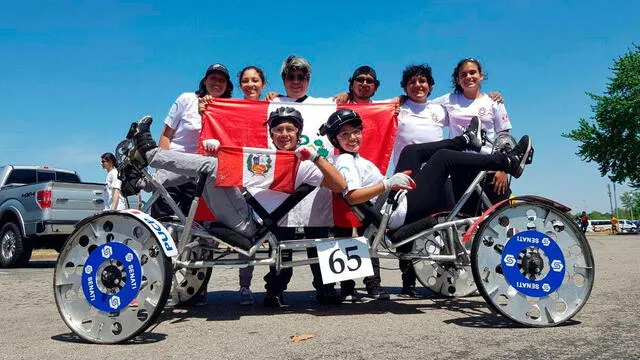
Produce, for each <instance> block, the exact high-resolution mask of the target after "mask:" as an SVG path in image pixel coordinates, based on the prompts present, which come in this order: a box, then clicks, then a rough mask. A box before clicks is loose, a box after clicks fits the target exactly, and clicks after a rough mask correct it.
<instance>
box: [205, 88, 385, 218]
mask: <svg viewBox="0 0 640 360" xmlns="http://www.w3.org/2000/svg"><path fill="white" fill-rule="evenodd" d="M282 106H287V107H293V108H295V109H296V110H298V111H300V113H301V114H302V118H303V119H304V126H303V130H302V135H301V137H300V145H302V146H308V147H310V148H313V149H314V150H316V152H317V153H318V154H319V155H321V156H329V155H331V154H334V148H333V145H331V143H330V142H329V139H327V138H326V137H324V136H319V135H318V129H319V128H320V126H321V125H322V124H324V123H325V122H326V121H327V119H328V118H329V115H331V114H332V113H333V112H335V111H336V110H338V109H343V108H348V109H352V110H355V111H356V112H357V113H358V114H359V115H360V117H361V118H362V121H363V127H364V130H363V132H362V137H363V141H362V143H363V146H362V147H361V148H360V155H361V156H362V157H364V158H366V159H368V160H370V161H372V162H373V163H374V164H375V165H376V166H377V167H378V169H380V172H381V173H382V174H385V173H386V172H387V167H388V166H389V162H390V160H391V153H392V151H393V145H394V143H395V138H396V131H397V128H398V119H397V117H396V114H395V107H396V105H395V104H393V103H374V104H340V105H337V104H333V103H322V104H320V103H317V104H314V103H277V102H272V103H269V102H266V101H250V100H238V99H216V100H215V101H214V102H213V103H211V104H208V105H207V107H206V109H205V112H204V113H203V115H202V132H201V133H200V150H199V151H200V153H201V154H205V153H206V152H205V151H204V148H203V147H202V140H206V139H217V140H219V141H220V144H221V145H222V146H237V147H252V148H271V149H274V146H273V143H272V142H271V139H270V138H269V133H268V128H267V124H266V121H267V119H268V117H269V114H270V113H271V112H272V111H274V110H275V109H277V108H279V107H282ZM294 156H295V155H294ZM219 164H220V166H224V161H223V160H222V159H221V161H220V162H219ZM237 174H239V172H238V173H237ZM237 174H236V176H237ZM221 175H222V176H229V175H228V174H227V170H222V169H221V168H219V169H218V176H221ZM277 186H280V185H277ZM335 199H336V200H334V213H333V218H334V219H333V220H334V223H335V224H336V225H338V226H344V227H348V226H358V223H357V221H355V218H354V217H353V216H352V215H351V214H350V211H349V206H348V205H346V204H345V203H344V202H343V201H342V200H341V199H338V198H335ZM200 204H201V206H200V209H198V214H197V216H196V219H197V220H207V219H211V218H212V215H211V212H209V211H208V209H206V206H204V207H203V204H204V203H203V202H202V203H200Z"/></svg>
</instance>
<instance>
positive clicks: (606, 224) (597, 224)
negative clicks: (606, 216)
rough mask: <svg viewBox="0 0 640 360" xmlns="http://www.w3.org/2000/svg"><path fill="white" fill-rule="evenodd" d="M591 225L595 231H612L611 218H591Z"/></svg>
mask: <svg viewBox="0 0 640 360" xmlns="http://www.w3.org/2000/svg"><path fill="white" fill-rule="evenodd" d="M589 227H590V228H591V230H592V231H594V232H606V231H608V232H611V220H589Z"/></svg>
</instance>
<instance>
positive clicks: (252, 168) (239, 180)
mask: <svg viewBox="0 0 640 360" xmlns="http://www.w3.org/2000/svg"><path fill="white" fill-rule="evenodd" d="M218 160H219V161H218V175H217V176H216V184H215V185H216V186H220V187H257V188H261V189H271V190H274V191H279V192H284V193H293V191H294V190H295V182H296V174H297V172H298V167H299V166H300V161H299V160H298V157H297V156H296V154H295V152H294V151H280V150H273V149H259V148H250V147H237V146H220V149H219V150H218Z"/></svg>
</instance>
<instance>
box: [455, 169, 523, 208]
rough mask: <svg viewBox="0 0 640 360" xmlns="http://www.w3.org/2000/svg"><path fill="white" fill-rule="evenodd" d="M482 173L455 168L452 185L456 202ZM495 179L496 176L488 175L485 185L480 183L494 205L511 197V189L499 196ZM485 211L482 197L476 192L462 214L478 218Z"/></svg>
mask: <svg viewBox="0 0 640 360" xmlns="http://www.w3.org/2000/svg"><path fill="white" fill-rule="evenodd" d="M479 172H480V171H475V172H474V171H467V170H465V169H464V168H462V167H455V168H454V170H453V173H452V174H451V179H452V185H453V194H454V197H455V200H456V201H458V200H460V197H462V194H464V192H465V191H467V188H468V187H469V185H470V184H471V182H472V181H473V179H475V177H476V176H477V175H478V173H479ZM493 177H494V174H488V175H487V177H486V178H485V180H484V182H483V183H480V186H482V189H483V192H484V193H485V195H487V197H488V198H489V200H490V201H491V203H492V204H495V203H497V202H499V201H502V200H506V199H508V198H509V196H510V195H511V188H508V189H507V191H505V193H504V194H498V193H496V191H495V190H494V188H493V184H492V182H493ZM482 211H483V208H482V205H481V200H480V196H478V193H476V192H474V193H472V194H471V196H470V197H469V199H468V200H467V202H466V203H465V204H464V205H463V206H462V209H461V212H462V213H463V214H466V215H469V216H477V215H480V214H481V213H482Z"/></svg>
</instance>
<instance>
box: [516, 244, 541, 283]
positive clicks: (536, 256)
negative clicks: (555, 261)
mask: <svg viewBox="0 0 640 360" xmlns="http://www.w3.org/2000/svg"><path fill="white" fill-rule="evenodd" d="M521 270H522V274H523V275H530V276H533V277H534V278H535V277H536V276H538V275H540V274H542V270H544V260H543V259H542V256H541V255H540V253H539V252H537V251H535V250H527V251H526V252H525V255H524V257H523V258H522V267H521Z"/></svg>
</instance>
